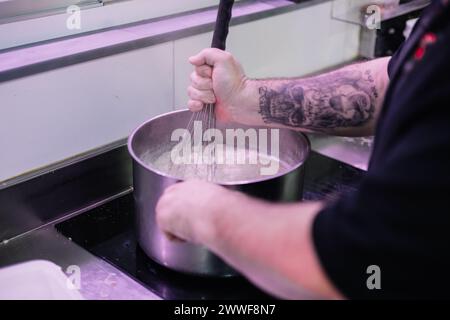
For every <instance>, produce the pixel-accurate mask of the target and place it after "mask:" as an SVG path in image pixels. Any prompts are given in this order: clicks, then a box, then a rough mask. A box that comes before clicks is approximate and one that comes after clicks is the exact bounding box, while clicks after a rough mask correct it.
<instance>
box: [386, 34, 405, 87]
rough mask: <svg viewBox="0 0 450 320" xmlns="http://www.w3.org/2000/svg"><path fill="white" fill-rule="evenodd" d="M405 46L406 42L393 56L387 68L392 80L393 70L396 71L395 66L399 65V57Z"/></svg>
mask: <svg viewBox="0 0 450 320" xmlns="http://www.w3.org/2000/svg"><path fill="white" fill-rule="evenodd" d="M403 46H404V42H403V43H402V44H401V45H400V47H399V48H398V49H397V51H395V53H394V54H393V55H392V57H391V59H390V60H389V63H388V67H387V73H388V76H389V79H391V78H392V70H393V69H394V66H395V65H396V64H397V63H398V56H399V53H400V51H401V50H402V48H403Z"/></svg>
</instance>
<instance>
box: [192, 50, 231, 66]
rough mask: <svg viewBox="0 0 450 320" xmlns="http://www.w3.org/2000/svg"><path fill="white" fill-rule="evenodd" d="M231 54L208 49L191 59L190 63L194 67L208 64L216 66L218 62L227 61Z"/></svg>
mask: <svg viewBox="0 0 450 320" xmlns="http://www.w3.org/2000/svg"><path fill="white" fill-rule="evenodd" d="M229 55H230V54H229V53H228V52H225V51H223V50H220V49H216V48H207V49H203V50H202V51H200V52H199V53H198V54H196V55H195V56H192V57H190V58H189V62H190V63H191V64H193V65H194V66H201V65H204V64H208V65H210V66H214V65H215V64H216V63H217V62H219V61H223V60H225V59H226V58H227V57H228V56H229Z"/></svg>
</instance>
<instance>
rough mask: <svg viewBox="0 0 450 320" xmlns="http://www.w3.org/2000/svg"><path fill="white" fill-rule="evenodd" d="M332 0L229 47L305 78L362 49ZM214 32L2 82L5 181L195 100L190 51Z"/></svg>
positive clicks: (271, 72)
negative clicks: (335, 16) (190, 94)
mask: <svg viewBox="0 0 450 320" xmlns="http://www.w3.org/2000/svg"><path fill="white" fill-rule="evenodd" d="M330 12H331V2H325V3H323V4H321V5H317V6H313V7H308V8H305V9H301V10H297V11H294V12H290V13H286V14H283V15H279V16H275V17H271V18H268V19H263V20H258V21H254V22H251V23H247V24H242V25H238V26H234V27H232V28H231V31H230V36H229V50H230V51H231V52H233V53H234V54H235V55H236V57H237V58H238V59H239V60H240V61H241V62H242V64H243V65H244V68H245V70H246V72H247V73H248V75H250V76H251V77H266V76H298V75H302V74H305V73H309V72H313V71H316V70H320V69H322V68H326V67H329V66H332V65H335V64H339V63H341V62H344V61H348V60H350V59H352V58H354V57H355V56H356V55H357V51H358V41H359V40H358V38H359V28H358V27H357V26H355V25H351V24H347V23H344V22H339V21H335V20H331V19H330ZM210 39H211V34H209V33H208V34H201V35H197V36H194V37H189V38H185V39H182V40H177V41H175V42H170V43H165V44H161V45H158V46H154V47H149V48H145V49H140V50H135V51H131V52H127V53H123V54H120V55H115V56H111V57H106V58H102V59H98V60H94V61H90V62H86V63H81V64H78V65H74V66H70V67H66V68H62V69H57V70H54V71H49V72H45V73H42V74H37V75H33V76H29V77H26V78H21V79H17V80H14V81H10V82H6V83H1V84H0V181H2V180H5V179H7V178H10V177H12V176H15V175H18V174H21V173H23V172H26V171H29V170H32V169H35V168H38V167H41V166H44V165H47V164H50V163H53V162H56V161H59V160H62V159H65V158H68V157H71V156H73V155H75V154H78V153H82V152H85V151H87V150H90V149H93V148H95V147H98V146H101V145H104V144H107V143H110V142H113V141H115V140H118V139H120V138H124V137H126V136H127V135H128V134H129V133H130V131H131V130H132V129H133V128H134V127H136V126H137V125H138V124H139V123H140V122H142V121H144V120H145V119H147V118H149V117H152V116H154V115H157V114H160V113H163V112H166V111H169V110H172V109H174V108H180V107H183V106H184V105H185V102H186V99H187V96H186V88H187V85H188V77H189V74H190V72H191V71H192V68H191V66H190V65H189V64H188V63H187V58H188V56H190V55H191V54H194V53H196V52H197V51H199V50H201V49H202V48H204V47H206V46H208V45H209V43H210Z"/></svg>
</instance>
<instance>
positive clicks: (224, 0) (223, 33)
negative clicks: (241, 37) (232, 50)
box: [211, 0, 234, 50]
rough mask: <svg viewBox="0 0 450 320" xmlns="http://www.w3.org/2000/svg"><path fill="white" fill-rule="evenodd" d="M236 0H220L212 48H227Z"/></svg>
mask: <svg viewBox="0 0 450 320" xmlns="http://www.w3.org/2000/svg"><path fill="white" fill-rule="evenodd" d="M233 4H234V0H220V3H219V10H218V11H217V19H216V25H215V27H214V34H213V39H212V43H211V48H217V49H220V50H225V43H226V41H227V36H228V27H229V25H230V20H231V9H232V8H233Z"/></svg>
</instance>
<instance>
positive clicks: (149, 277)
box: [56, 152, 364, 300]
mask: <svg viewBox="0 0 450 320" xmlns="http://www.w3.org/2000/svg"><path fill="white" fill-rule="evenodd" d="M363 173H364V172H363V171H361V170H359V169H356V168H354V167H352V166H349V165H346V164H344V163H342V162H339V161H336V160H333V159H330V158H328V157H325V156H322V155H320V154H318V153H315V152H312V154H311V156H310V157H309V159H308V161H307V162H306V172H305V185H304V193H303V198H304V199H305V200H320V199H328V200H332V199H335V198H336V197H337V196H338V195H339V194H341V193H343V192H352V190H355V188H356V184H357V182H358V181H359V179H360V178H361V176H362V175H363ZM133 214H134V208H133V195H132V194H128V195H125V196H123V197H120V198H118V199H115V200H113V201H111V202H109V203H106V204H104V205H102V206H100V207H98V208H95V209H93V210H91V211H88V212H85V213H83V214H81V215H79V216H76V217H74V218H72V219H69V220H67V221H64V222H62V223H60V224H58V225H56V228H57V230H58V231H59V232H61V233H62V234H63V235H64V236H66V237H68V238H70V239H71V240H72V241H74V242H75V243H77V244H78V245H80V246H81V247H83V248H85V249H86V250H88V251H90V252H91V253H93V254H94V255H96V256H98V257H100V258H102V259H104V260H106V261H107V262H109V263H111V264H113V265H114V266H115V267H117V268H118V269H120V270H122V271H123V272H125V273H126V274H128V275H129V276H130V277H132V278H134V279H135V280H137V281H138V282H140V283H141V284H142V285H144V286H145V287H146V288H148V289H149V290H151V291H152V292H154V293H155V294H157V295H158V296H160V297H162V298H163V299H196V300H199V299H270V298H271V297H270V296H269V295H267V294H265V293H264V292H262V291H260V290H259V289H257V288H256V287H255V286H253V285H252V284H251V283H249V282H248V281H247V280H246V279H244V278H243V277H234V278H222V279H220V278H203V277H198V276H193V275H186V274H182V273H178V272H175V271H171V270H169V269H167V268H165V267H163V266H161V265H158V264H157V263H155V262H153V261H152V260H150V259H149V258H148V257H147V256H146V255H145V254H144V253H143V251H142V250H141V249H140V248H139V245H138V244H137V242H136V238H135V234H134V231H133Z"/></svg>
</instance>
